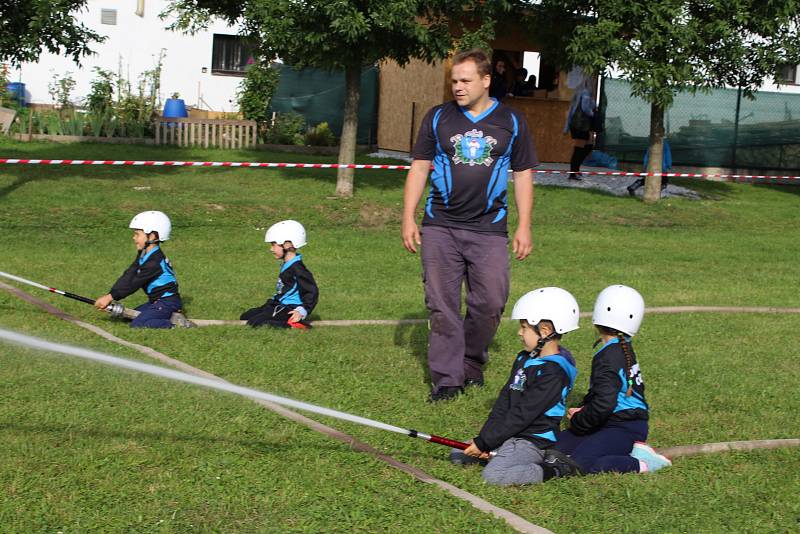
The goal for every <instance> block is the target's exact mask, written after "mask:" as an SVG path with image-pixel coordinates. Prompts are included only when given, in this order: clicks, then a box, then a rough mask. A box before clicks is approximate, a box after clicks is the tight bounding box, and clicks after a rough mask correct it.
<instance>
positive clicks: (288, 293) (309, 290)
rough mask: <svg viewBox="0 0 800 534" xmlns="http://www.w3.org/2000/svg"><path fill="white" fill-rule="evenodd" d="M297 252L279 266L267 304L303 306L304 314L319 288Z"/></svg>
mask: <svg viewBox="0 0 800 534" xmlns="http://www.w3.org/2000/svg"><path fill="white" fill-rule="evenodd" d="M302 259H303V257H302V256H301V255H300V254H298V255H296V256H295V257H294V258H292V259H291V260H289V261H287V262H286V263H284V264H283V265H282V266H281V271H280V274H279V275H278V283H277V285H276V286H275V294H274V295H273V296H272V298H270V299H269V300H268V301H267V304H272V305H280V306H285V307H287V308H289V309H297V308H301V307H302V308H303V310H304V311H305V312H306V313H305V315H308V314H310V313H311V310H313V309H314V306H316V305H317V300H318V299H319V288H317V283H316V281H314V276H313V275H312V274H311V271H309V270H308V269H307V268H306V266H305V265H304V264H303V261H302Z"/></svg>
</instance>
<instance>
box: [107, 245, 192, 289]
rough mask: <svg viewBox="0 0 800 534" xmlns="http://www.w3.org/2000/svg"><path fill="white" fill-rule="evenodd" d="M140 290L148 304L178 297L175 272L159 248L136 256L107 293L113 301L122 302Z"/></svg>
mask: <svg viewBox="0 0 800 534" xmlns="http://www.w3.org/2000/svg"><path fill="white" fill-rule="evenodd" d="M140 289H144V292H145V293H147V298H148V299H149V300H150V302H155V301H157V300H158V299H161V298H165V297H171V296H173V295H174V296H178V297H180V295H179V294H178V281H177V280H176V279H175V271H173V270H172V265H170V263H169V260H168V259H167V257H166V256H164V252H162V250H161V247H159V246H156V247H155V248H154V249H152V250H151V251H150V252H148V253H146V254H142V255H137V256H136V259H135V260H133V263H132V264H131V266H130V267H128V268H127V269H126V270H125V272H124V273H122V276H120V277H119V280H117V281H116V283H114V286H113V287H112V288H111V291H109V293H111V297H113V299H114V300H122V299H124V298H125V297H127V296H128V295H132V294H133V293H135V292H136V291H138V290H140Z"/></svg>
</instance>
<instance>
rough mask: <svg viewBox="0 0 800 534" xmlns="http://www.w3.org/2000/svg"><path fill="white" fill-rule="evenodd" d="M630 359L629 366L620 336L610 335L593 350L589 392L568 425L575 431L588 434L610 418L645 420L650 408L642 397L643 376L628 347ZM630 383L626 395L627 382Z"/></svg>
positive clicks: (614, 419) (634, 355) (617, 419)
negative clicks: (610, 336) (579, 409)
mask: <svg viewBox="0 0 800 534" xmlns="http://www.w3.org/2000/svg"><path fill="white" fill-rule="evenodd" d="M629 348H630V353H631V357H632V361H631V363H630V368H628V365H627V362H626V361H625V351H624V350H623V348H622V345H621V344H620V342H619V339H617V338H613V339H611V340H610V341H608V342H607V343H606V344H605V345H603V346H602V347H601V348H600V350H598V351H597V353H595V355H594V358H593V359H592V375H591V377H589V392H588V393H587V394H586V396H585V397H584V398H583V403H582V409H581V411H579V412H577V413H576V414H575V415H573V416H572V419H571V420H570V425H569V429H570V430H571V431H572V432H573V433H575V434H578V435H581V434H591V433H592V432H594V431H596V430H599V429H600V428H601V427H602V426H603V425H605V424H606V423H607V422H609V421H633V420H642V419H643V420H647V418H648V411H649V408H648V406H647V401H646V400H645V398H644V380H643V379H642V373H641V371H640V370H639V363H638V362H637V361H636V353H634V352H633V347H630V343H629ZM629 380H630V384H632V385H633V392H632V394H631V396H630V397H629V396H627V394H626V393H627V391H628V384H629Z"/></svg>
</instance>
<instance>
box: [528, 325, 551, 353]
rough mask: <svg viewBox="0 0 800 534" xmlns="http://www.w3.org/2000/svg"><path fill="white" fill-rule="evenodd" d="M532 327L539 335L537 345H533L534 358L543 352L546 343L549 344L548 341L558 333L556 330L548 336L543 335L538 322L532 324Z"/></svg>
mask: <svg viewBox="0 0 800 534" xmlns="http://www.w3.org/2000/svg"><path fill="white" fill-rule="evenodd" d="M531 327H532V328H533V331H534V332H536V335H537V336H539V341H538V342H537V343H536V346H535V347H533V350H532V351H531V355H532V356H533V357H534V358H537V357H538V356H539V353H541V352H542V349H543V348H544V346H545V344H547V342H548V341H551V340H552V339H553V336H555V335H556V333H555V331H553V332H550V333H549V334H547V335H546V336H544V337H542V334H541V331H540V330H539V325H538V324H537V325H531Z"/></svg>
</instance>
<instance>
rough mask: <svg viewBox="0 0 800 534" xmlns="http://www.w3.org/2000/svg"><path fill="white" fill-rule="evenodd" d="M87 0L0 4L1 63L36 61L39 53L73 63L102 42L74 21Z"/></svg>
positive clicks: (6, 0) (11, 0) (5, 0)
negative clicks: (46, 53)
mask: <svg viewBox="0 0 800 534" xmlns="http://www.w3.org/2000/svg"><path fill="white" fill-rule="evenodd" d="M85 6H86V0H58V1H54V0H3V1H2V2H0V21H2V22H0V26H1V27H2V31H0V60H2V61H9V62H11V63H21V62H24V61H36V60H37V59H39V56H40V55H41V53H42V49H45V50H47V51H48V52H52V53H53V54H65V55H68V56H72V59H73V60H75V62H76V63H79V62H80V58H81V57H83V56H85V55H88V54H91V50H90V48H89V46H90V45H91V44H92V43H97V42H101V41H103V40H104V39H105V38H104V37H101V36H100V35H99V34H97V33H95V32H93V31H92V30H90V29H89V28H87V27H86V26H84V25H83V24H79V23H78V22H76V21H75V19H74V15H75V13H76V12H78V11H80V10H81V9H83V8H84V7H85Z"/></svg>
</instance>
